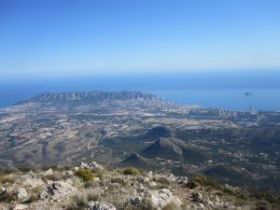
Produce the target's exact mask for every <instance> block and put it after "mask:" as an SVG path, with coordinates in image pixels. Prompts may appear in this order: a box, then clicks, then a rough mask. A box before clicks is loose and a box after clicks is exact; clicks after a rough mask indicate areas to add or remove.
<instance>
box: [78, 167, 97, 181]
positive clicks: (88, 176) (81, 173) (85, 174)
mask: <svg viewBox="0 0 280 210" xmlns="http://www.w3.org/2000/svg"><path fill="white" fill-rule="evenodd" d="M75 175H76V176H77V177H79V178H80V179H82V180H83V181H84V182H90V181H92V180H93V178H94V176H93V173H92V171H91V170H90V169H80V170H78V171H76V173H75Z"/></svg>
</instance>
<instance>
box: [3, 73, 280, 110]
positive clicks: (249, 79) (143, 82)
mask: <svg viewBox="0 0 280 210" xmlns="http://www.w3.org/2000/svg"><path fill="white" fill-rule="evenodd" d="M279 81H280V72H271V73H265V72H254V73H252V72H247V73H244V72H243V73H234V72H232V73H224V74H223V73H222V74H221V73H216V74H213V73H211V74H210V73H204V74H202V73H201V74H180V75H178V74H176V75H173V74H165V75H162V74H160V75H159V74H149V75H147V74H145V75H144V74H141V75H114V76H112V75H107V76H106V75H105V76H91V77H68V78H54V79H51V78H48V79H44V78H43V79H42V78H41V79H26V80H11V81H4V82H1V83H0V108H5V107H8V106H10V105H12V104H15V103H17V102H19V101H22V100H26V99H28V98H31V97H33V96H35V95H37V94H40V93H43V92H73V91H94V90H97V91H121V90H134V91H136V90H137V91H143V92H147V93H152V94H155V95H157V96H160V97H162V98H164V99H165V100H168V101H170V102H174V103H178V104H191V105H200V106H202V107H205V108H224V109H228V110H236V111H246V110H249V109H251V107H252V108H253V109H254V110H256V111H280V82H279Z"/></svg>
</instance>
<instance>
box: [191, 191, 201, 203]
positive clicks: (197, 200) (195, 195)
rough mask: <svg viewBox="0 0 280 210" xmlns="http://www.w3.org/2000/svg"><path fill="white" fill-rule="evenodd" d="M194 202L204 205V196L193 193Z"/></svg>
mask: <svg viewBox="0 0 280 210" xmlns="http://www.w3.org/2000/svg"><path fill="white" fill-rule="evenodd" d="M192 200H193V202H198V203H202V202H203V196H202V194H201V193H199V192H193V193H192Z"/></svg>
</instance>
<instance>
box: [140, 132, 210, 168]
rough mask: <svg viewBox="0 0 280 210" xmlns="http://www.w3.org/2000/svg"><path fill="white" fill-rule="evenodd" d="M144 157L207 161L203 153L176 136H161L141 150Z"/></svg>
mask: <svg viewBox="0 0 280 210" xmlns="http://www.w3.org/2000/svg"><path fill="white" fill-rule="evenodd" d="M141 155H142V156H143V157H148V158H164V159H171V160H177V161H180V160H184V161H186V162H191V163H193V162H194V163H195V162H201V161H205V160H206V157H205V155H204V154H203V153H201V152H198V151H196V150H195V149H194V148H190V147H189V146H188V145H187V144H186V143H185V142H184V141H182V140H180V139H176V138H160V139H158V140H157V141H155V142H154V143H153V144H152V145H150V146H148V147H147V148H146V149H144V150H143V151H142V152H141Z"/></svg>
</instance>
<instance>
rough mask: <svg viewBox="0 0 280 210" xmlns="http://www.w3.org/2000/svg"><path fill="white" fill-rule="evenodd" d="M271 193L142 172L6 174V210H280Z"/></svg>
mask: <svg viewBox="0 0 280 210" xmlns="http://www.w3.org/2000/svg"><path fill="white" fill-rule="evenodd" d="M279 207H280V201H279V200H278V199H277V198H276V197H273V196H270V195H268V194H266V195H265V194H263V195H262V194H255V195H250V194H248V193H247V192H246V191H243V190H242V189H240V188H234V187H231V186H229V185H219V184H217V183H215V182H213V181H211V180H209V179H207V178H205V177H202V176H196V177H190V178H187V177H185V176H184V177H176V176H174V175H172V174H159V173H152V172H143V171H140V170H138V169H136V168H119V169H116V170H108V169H104V168H103V167H102V166H100V165H99V164H97V163H95V162H93V163H92V164H87V163H81V166H80V167H75V168H55V169H54V168H53V169H45V170H41V169H37V170H32V171H31V170H26V169H25V170H24V171H20V170H15V171H2V172H1V174H0V209H3V210H4V209H13V210H27V209H28V210H39V209H44V210H53V209H56V210H83V209H87V210H185V209H190V210H191V209H209V210H211V209H232V210H233V209H248V210H250V209H252V210H257V209H268V210H269V209H271V210H272V209H279Z"/></svg>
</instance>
